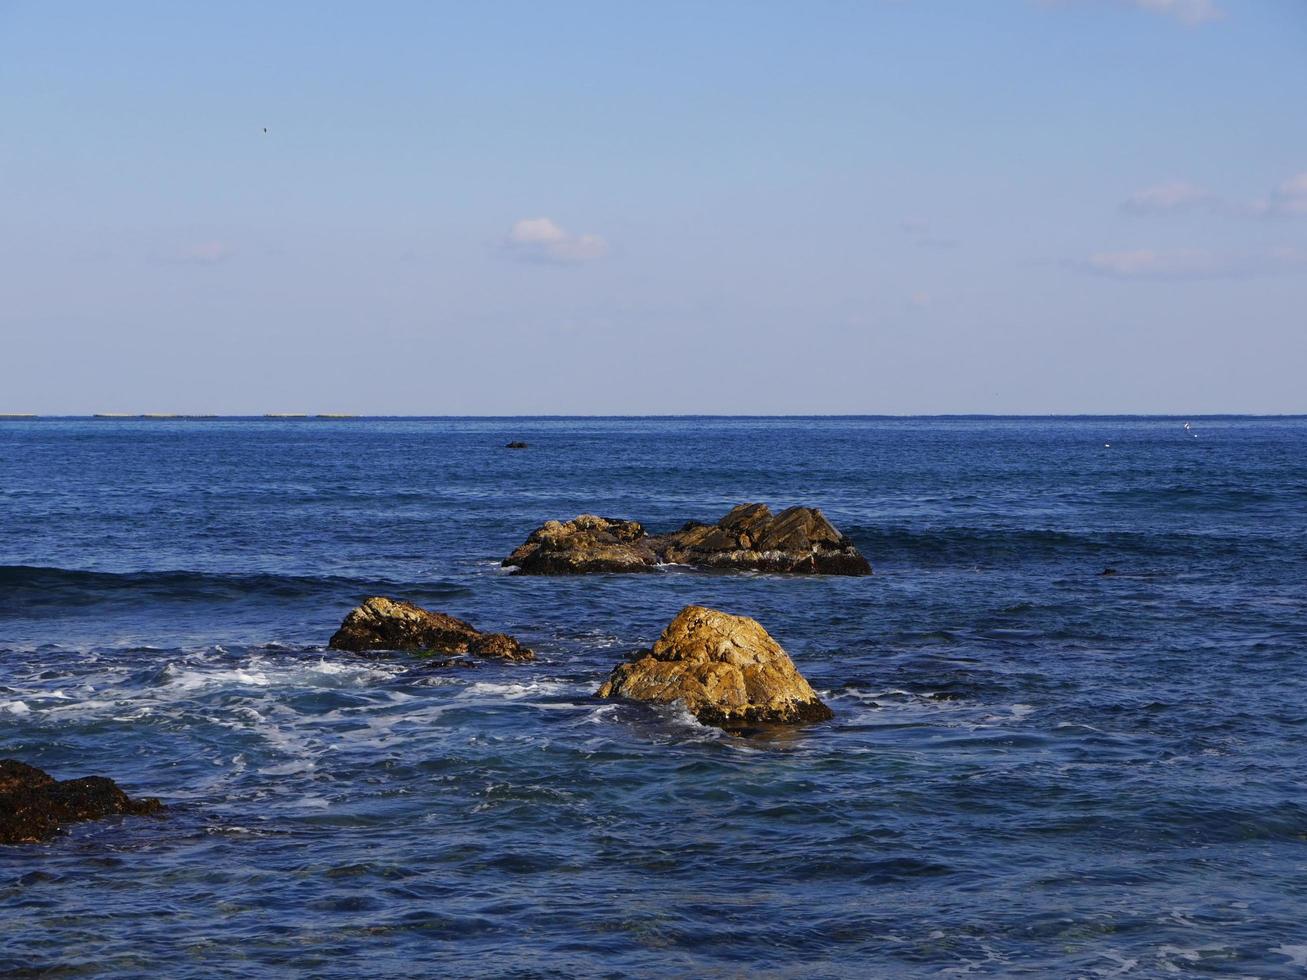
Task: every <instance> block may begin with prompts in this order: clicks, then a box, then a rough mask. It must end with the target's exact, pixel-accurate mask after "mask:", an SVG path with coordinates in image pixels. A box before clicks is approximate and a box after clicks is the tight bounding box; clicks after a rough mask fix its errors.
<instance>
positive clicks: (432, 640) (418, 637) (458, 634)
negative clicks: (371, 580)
mask: <svg viewBox="0 0 1307 980" xmlns="http://www.w3.org/2000/svg"><path fill="white" fill-rule="evenodd" d="M328 646H330V647H331V648H332V649H333V650H348V651H351V652H354V653H362V652H364V651H368V650H406V651H411V652H419V653H432V654H440V655H445V656H453V655H455V654H470V655H472V656H474V657H486V658H493V659H498V660H517V661H524V660H534V659H535V654H534V653H533V652H532V651H531V650H528V649H527V648H526V647H524V646H522V644H520V643H518V642H517V640H515V639H513V638H512V637H511V636H508V635H506V634H504V633H482V632H481V631H480V630H478V629H477V628H476V627H474V626H472V624H471V623H465V622H464V621H463V620H461V619H456V618H455V617H453V616H448V615H446V614H445V613H439V612H429V611H428V610H426V609H423V608H421V607H419V606H415V605H413V603H411V602H402V601H399V600H396V599H388V598H386V597H385V596H372V597H371V598H370V599H366V600H365V601H364V602H363V604H362V605H361V606H358V607H357V608H355V609H353V610H351V611H350V613H349V615H347V616H346V617H345V621H344V622H343V623H341V625H340V629H338V630H337V631H336V632H335V633H334V634H333V635H332V637H331V640H330V641H329V642H328Z"/></svg>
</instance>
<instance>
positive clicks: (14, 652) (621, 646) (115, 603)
mask: <svg viewBox="0 0 1307 980" xmlns="http://www.w3.org/2000/svg"><path fill="white" fill-rule="evenodd" d="M1184 421H1186V420H1184V419H1129V418H1112V419H1037V420H1036V419H997V420H995V419H988V420H987V419H738V420H721V419H684V420H623V419H598V420H549V421H546V420H519V421H502V420H499V421H487V420H379V421H368V420H355V421H339V422H333V421H317V420H306V421H262V420H248V421H189V422H188V421H106V420H49V421H43V420H36V421H23V422H5V423H0V566H2V567H0V755H12V756H16V757H18V758H21V759H23V760H25V761H27V762H30V763H33V764H35V765H38V766H41V767H43V768H45V769H48V770H50V771H51V772H52V773H54V774H55V775H57V776H60V777H68V776H75V775H81V774H87V773H103V774H107V775H110V776H112V777H114V778H116V779H117V780H119V781H120V782H121V783H122V784H123V785H124V786H126V787H127V788H128V789H129V790H130V791H132V792H133V793H138V794H151V795H158V796H160V797H162V798H163V799H164V800H165V801H167V802H168V803H170V804H171V807H172V809H171V813H170V815H169V816H168V818H167V819H166V820H161V821H160V820H152V819H147V818H128V819H126V820H122V821H109V822H102V823H97V824H83V825H79V826H76V827H74V828H73V829H71V831H70V832H69V833H68V834H66V835H65V836H62V837H60V838H59V839H57V840H55V841H54V842H52V843H50V844H46V845H40V846H29V847H22V848H0V929H2V931H0V968H4V969H21V968H30V969H33V970H41V969H45V970H51V971H61V972H60V975H62V972H68V973H78V972H88V973H101V972H103V973H119V974H125V975H131V974H142V973H150V974H152V975H162V976H170V977H177V976H195V977H200V976H205V977H208V976H215V975H249V974H259V973H267V974H271V973H283V972H286V971H290V970H293V971H298V972H301V973H304V974H312V975H315V976H324V977H327V976H329V977H356V976H359V975H393V976H407V975H433V974H435V975H440V974H443V975H468V974H494V975H516V976H558V977H563V976H573V975H595V974H602V975H613V976H616V975H650V974H673V975H680V976H695V977H738V976H754V975H760V974H761V975H772V976H796V977H797V976H802V977H810V976H831V977H838V976H867V975H891V976H918V975H920V976H927V975H934V974H945V973H950V972H953V973H956V972H970V973H972V974H973V975H994V974H1011V973H1021V972H1025V973H1028V974H1031V975H1047V976H1157V975H1168V974H1187V975H1219V976H1301V975H1302V974H1303V972H1304V970H1305V969H1307V794H1305V793H1304V778H1307V746H1305V745H1304V739H1305V738H1307V591H1305V589H1304V582H1305V581H1307V420H1302V419H1231V418H1221V419H1193V420H1189V421H1192V422H1193V428H1192V429H1191V430H1186V429H1185V428H1184V427H1183V422H1184ZM1195 434H1196V436H1197V437H1196V438H1195ZM512 438H520V439H525V440H527V441H529V442H530V443H531V448H530V449H529V450H527V451H525V452H510V451H506V450H504V449H502V448H501V447H502V445H503V443H504V442H506V441H508V440H509V439H512ZM1105 443H1110V444H1111V445H1110V447H1107V446H1105V445H1104V444H1105ZM754 500H761V501H766V502H768V503H770V504H772V505H773V506H785V505H789V504H793V503H805V504H813V505H818V506H820V507H822V508H823V509H824V510H825V512H826V513H827V515H828V516H829V517H830V518H831V519H832V520H833V521H834V523H835V524H836V525H837V526H838V527H840V528H841V529H843V530H844V531H845V532H846V533H848V534H849V535H851V536H852V538H853V539H854V540H855V541H856V542H857V544H858V545H859V547H860V548H861V549H862V550H863V551H864V552H865V553H866V554H867V556H868V557H869V558H870V559H871V561H872V563H873V564H874V565H875V568H876V575H875V576H874V577H872V578H863V579H851V578H782V577H773V576H757V575H747V576H726V575H707V574H698V573H693V572H668V573H664V574H657V575H648V576H632V577H620V576H605V577H592V578H580V579H541V578H514V577H509V576H507V575H505V574H504V573H503V571H502V570H501V569H500V568H499V567H498V559H500V558H501V557H502V556H503V555H505V554H507V553H508V551H509V550H511V549H512V548H513V547H514V546H515V545H517V544H518V543H519V542H520V541H521V540H522V538H523V537H524V536H525V534H526V533H527V532H528V531H529V530H530V529H531V528H533V527H534V526H535V525H537V524H538V523H540V522H541V521H543V520H544V519H546V518H550V517H569V516H574V515H576V514H578V513H581V512H585V511H593V512H598V513H600V514H604V515H608V516H617V517H632V518H636V519H639V520H641V521H644V522H645V523H646V525H647V526H650V527H651V528H653V529H655V530H662V529H670V528H672V527H675V526H679V525H680V524H681V523H683V522H684V521H686V520H688V519H691V518H699V519H715V518H716V517H717V516H719V515H720V514H722V513H724V512H725V511H726V510H727V508H729V507H730V506H731V505H733V504H736V503H740V502H742V501H754ZM1108 566H1110V567H1113V568H1115V569H1117V570H1118V573H1119V574H1117V575H1115V576H1110V577H1103V576H1101V575H1100V574H1099V573H1100V572H1101V571H1102V570H1103V569H1104V568H1105V567H1108ZM373 593H384V594H388V595H393V596H396V597H401V598H406V599H411V600H413V601H416V602H418V603H421V604H423V605H426V606H429V607H431V608H435V609H440V610H443V611H447V612H450V613H453V614H455V615H458V616H461V617H463V618H466V619H469V620H471V621H472V622H473V623H475V624H476V625H478V626H480V627H481V628H484V629H493V630H502V631H507V632H510V633H513V634H515V635H517V636H518V637H520V638H521V639H522V640H523V641H525V642H527V643H528V644H529V645H531V646H533V647H535V648H536V649H537V651H538V652H539V654H540V655H541V656H540V659H539V661H538V662H536V663H535V664H528V665H514V664H502V665H501V664H493V663H486V664H483V665H482V666H480V667H479V668H478V669H476V670H471V671H467V670H460V671H440V670H436V669H432V667H431V665H430V664H429V663H424V662H415V661H411V660H408V659H405V658H403V657H398V656H397V657H390V658H382V659H377V660H366V659H360V658H357V657H354V656H351V655H348V654H342V653H337V652H334V651H329V650H326V649H325V648H324V644H325V642H326V639H327V638H328V637H329V636H330V634H331V632H332V631H333V630H334V629H335V627H336V626H337V625H338V623H339V621H340V619H341V618H342V617H343V616H344V614H345V613H346V612H347V611H348V609H349V608H350V607H351V606H352V605H354V604H355V603H356V602H357V601H358V600H360V599H362V598H363V597H364V596H367V595H369V594H373ZM688 602H698V603H703V604H706V605H710V606H715V607H718V608H721V609H724V610H727V611H729V612H734V613H742V614H747V615H750V616H754V617H756V618H757V619H758V620H760V621H761V622H762V623H763V625H765V626H766V627H767V628H768V630H769V631H771V633H772V634H773V635H774V636H775V637H776V638H777V639H778V640H779V641H780V642H781V643H782V644H783V645H784V646H785V647H786V648H787V649H788V650H789V652H790V653H791V655H792V656H793V658H794V660H795V662H796V663H797V664H798V666H799V668H800V669H801V670H802V671H803V672H804V673H805V674H806V676H807V677H808V678H809V679H810V680H811V681H812V683H813V685H814V686H815V687H816V688H818V689H819V690H820V691H821V692H822V694H823V696H824V697H825V698H826V699H827V700H828V702H829V703H830V705H831V706H832V708H834V710H835V712H836V718H835V720H834V721H833V722H832V723H829V724H826V725H821V726H817V727H813V728H808V729H804V730H800V731H796V732H794V733H793V734H791V735H789V736H788V737H772V738H768V739H742V738H737V737H733V736H729V735H725V734H723V733H721V732H718V731H716V730H712V729H706V728H703V727H700V726H699V725H697V724H696V723H694V722H693V721H692V720H690V719H689V717H688V716H687V715H685V714H684V713H683V712H680V711H676V710H666V711H657V710H652V709H649V708H645V707H642V706H632V705H618V704H609V703H600V702H596V701H594V700H592V699H591V697H590V695H591V693H592V692H593V691H594V690H595V688H596V687H597V686H598V685H599V683H600V681H601V680H602V679H603V678H604V676H605V675H606V674H607V672H608V671H609V670H610V669H611V667H612V666H613V664H614V663H615V662H617V661H618V660H619V659H621V658H622V657H623V656H625V655H626V654H627V653H628V652H629V651H632V650H634V649H636V648H638V647H640V646H641V645H647V644H648V643H649V642H650V641H652V640H653V639H654V638H655V637H656V636H657V634H658V632H659V631H660V630H661V628H662V627H663V626H664V625H665V624H666V623H667V621H668V620H670V619H671V618H672V616H673V615H674V614H675V613H676V612H677V610H678V609H680V607H681V606H683V605H684V604H686V603H688Z"/></svg>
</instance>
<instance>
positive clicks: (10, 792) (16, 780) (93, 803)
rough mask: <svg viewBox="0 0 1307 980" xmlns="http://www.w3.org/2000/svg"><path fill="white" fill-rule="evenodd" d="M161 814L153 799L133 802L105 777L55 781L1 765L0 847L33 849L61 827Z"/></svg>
mask: <svg viewBox="0 0 1307 980" xmlns="http://www.w3.org/2000/svg"><path fill="white" fill-rule="evenodd" d="M163 809H164V805H163V804H162V803H160V802H159V801H158V800H157V799H154V798H153V797H147V798H145V799H140V800H133V799H131V798H130V797H128V795H127V794H126V793H124V792H123V791H122V790H121V789H119V788H118V785H117V784H116V783H115V782H114V781H113V780H112V779H105V778H104V777H103V776H85V777H83V778H81V779H64V780H56V779H55V778H54V777H53V776H51V775H50V774H49V773H46V772H43V771H41V770H40V769H37V768H36V767H35V766H29V765H27V764H26V763H24V762H19V761H18V760H17V759H0V844H35V843H38V842H40V841H44V840H49V839H50V838H51V837H53V836H54V835H55V834H56V833H58V832H59V829H60V828H61V827H63V826H64V825H65V824H70V823H77V822H78V821H82V820H99V819H101V818H103V817H108V816H112V815H114V814H132V815H145V814H152V813H159V812H160V811H162V810H163Z"/></svg>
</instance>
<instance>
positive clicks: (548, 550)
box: [503, 504, 871, 575]
mask: <svg viewBox="0 0 1307 980" xmlns="http://www.w3.org/2000/svg"><path fill="white" fill-rule="evenodd" d="M503 563H504V564H505V565H512V566H516V567H517V571H516V573H515V574H518V575H581V574H585V573H587V572H646V571H650V570H651V569H652V568H654V566H656V565H660V564H679V565H693V566H696V567H700V568H716V569H727V570H735V571H759V572H785V573H790V574H808V575H870V574H871V565H870V564H869V563H868V561H867V559H866V558H864V557H863V556H862V554H861V553H860V552H859V551H858V549H857V547H855V546H854V544H853V542H852V541H850V540H849V539H848V538H846V537H845V536H844V535H843V534H841V533H840V532H839V531H838V530H836V529H835V527H834V525H832V524H831V522H830V521H828V520H826V516H825V515H824V514H822V512H821V511H820V510H818V509H817V508H815V507H790V508H788V509H786V510H783V511H781V512H780V513H779V514H774V515H773V514H772V512H771V510H770V508H768V507H767V505H766V504H740V505H739V506H738V507H735V508H733V509H732V510H731V512H730V513H728V514H727V515H726V516H725V517H723V518H722V519H721V520H720V521H718V522H717V523H716V524H700V523H698V522H695V521H691V522H690V523H689V524H686V525H685V526H684V527H682V528H681V529H680V530H679V531H673V532H672V533H670V534H662V535H650V534H646V533H645V530H644V527H643V526H642V525H641V524H640V523H638V522H637V521H622V520H613V519H611V518H606V517H596V516H594V515H593V514H582V515H581V516H580V517H578V518H576V519H575V520H572V521H567V522H565V523H564V522H560V521H547V522H545V523H544V524H542V525H541V526H540V527H538V528H536V529H535V530H534V531H532V532H531V536H530V537H529V538H527V539H526V541H525V543H523V544H522V545H521V546H520V547H519V548H518V549H517V550H516V551H514V552H513V553H512V554H511V555H509V556H508V557H507V558H505V559H504V562H503Z"/></svg>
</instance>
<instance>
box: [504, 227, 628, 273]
mask: <svg viewBox="0 0 1307 980" xmlns="http://www.w3.org/2000/svg"><path fill="white" fill-rule="evenodd" d="M504 248H505V249H506V250H507V251H508V252H509V253H510V254H512V255H513V256H515V257H517V258H519V259H522V260H524V261H528V262H550V263H556V264H560V265H574V264H577V263H580V262H589V261H592V260H594V259H600V258H603V257H604V256H605V255H607V254H608V243H607V242H606V241H604V240H603V239H602V238H600V237H599V236H598V235H595V234H584V235H572V234H569V233H568V232H566V231H564V230H563V229H562V228H560V227H559V226H558V225H556V224H555V223H554V222H553V221H552V220H550V219H549V218H523V219H522V220H521V221H519V222H517V224H515V225H513V229H512V231H510V232H509V233H508V237H507V238H505V239H504Z"/></svg>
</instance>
